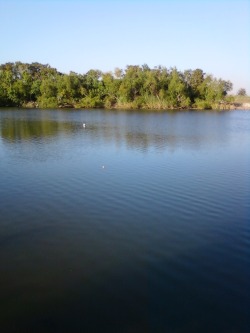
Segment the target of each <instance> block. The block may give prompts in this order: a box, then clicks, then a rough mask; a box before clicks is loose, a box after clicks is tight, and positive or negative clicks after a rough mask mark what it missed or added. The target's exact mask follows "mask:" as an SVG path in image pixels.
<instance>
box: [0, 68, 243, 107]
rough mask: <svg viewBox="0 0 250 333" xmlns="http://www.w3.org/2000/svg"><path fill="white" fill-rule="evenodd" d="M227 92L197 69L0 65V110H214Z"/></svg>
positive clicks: (227, 87)
mask: <svg viewBox="0 0 250 333" xmlns="http://www.w3.org/2000/svg"><path fill="white" fill-rule="evenodd" d="M231 89H232V83H231V82H230V81H224V80H222V79H216V78H214V77H213V76H212V75H207V74H205V73H204V72H203V71H202V70H201V69H195V70H191V69H189V70H186V71H184V72H181V71H178V70H177V69H176V68H170V69H167V68H166V67H162V66H156V67H154V68H153V69H151V68H150V67H149V66H148V65H147V64H144V65H142V66H139V65H136V66H131V65H130V66H127V67H126V68H125V70H123V69H120V68H116V69H115V70H114V73H112V72H107V73H103V72H101V71H100V70H94V69H91V70H89V71H88V72H87V73H86V74H77V73H74V72H70V73H69V74H62V73H60V72H58V71H57V70H56V69H55V68H52V67H50V66H49V65H48V64H45V65H43V64H39V63H31V64H26V63H21V62H15V63H6V64H3V65H0V106H24V107H25V106H27V105H31V106H33V105H36V106H39V107H41V108H56V107H79V108H81V107H83V108H95V107H106V108H113V107H115V108H146V109H150V108H151V109H167V108H171V109H174V108H189V107H195V108H215V107H218V106H219V105H220V103H222V102H223V101H225V97H226V95H227V93H228V91H230V90H231ZM239 92H240V94H243V93H245V90H244V89H241V91H239Z"/></svg>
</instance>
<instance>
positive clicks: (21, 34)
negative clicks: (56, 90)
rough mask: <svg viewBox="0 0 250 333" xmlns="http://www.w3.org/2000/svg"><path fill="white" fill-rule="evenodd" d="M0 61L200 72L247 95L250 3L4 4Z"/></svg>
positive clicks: (98, 0) (37, 0) (44, 0)
mask: <svg viewBox="0 0 250 333" xmlns="http://www.w3.org/2000/svg"><path fill="white" fill-rule="evenodd" d="M0 42H1V44H0V63H1V64H3V63H5V62H14V61H22V62H36V61H37V62H40V63H43V64H50V65H51V66H52V67H56V68H57V69H58V70H59V71H61V72H64V73H68V72H69V71H70V70H72V71H75V72H77V73H86V72H87V71H88V70H89V69H100V70H102V71H112V70H114V68H115V67H121V68H123V69H124V68H125V67H126V65H142V64H148V65H149V66H150V67H153V66H157V65H162V66H166V67H174V66H176V67H177V69H179V70H185V69H196V68H201V69H203V70H204V72H205V73H209V74H213V75H214V76H215V77H217V78H220V77H221V78H222V79H225V80H230V81H231V82H232V83H233V85H234V92H237V90H238V89H239V88H241V87H243V88H245V89H246V90H247V93H248V94H250V0H204V1H203V0H186V1H185V0H166V1H164V0H134V1H132V0H120V1H119V0H116V1H115V0H113V1H112V0H109V1H107V0H92V1H90V0H89V1H87V0H33V1H32V0H0Z"/></svg>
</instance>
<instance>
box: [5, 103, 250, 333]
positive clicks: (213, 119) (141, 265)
mask: <svg viewBox="0 0 250 333" xmlns="http://www.w3.org/2000/svg"><path fill="white" fill-rule="evenodd" d="M83 122H85V123H86V128H85V129H84V128H83V126H82V123H83ZM249 144H250V112H247V111H231V112H178V113H167V112H165V113H153V112H152V113H150V112H125V111H124V112H122V111H120V112H118V111H101V110H100V111H99V110H96V111H80V110H77V111H58V110H54V111H40V110H26V111H25V110H7V109H6V110H5V109H2V110H0V332H6V333H9V332H43V333H44V332H87V333H92V332H109V333H112V332H124V333H125V332H126V333H133V332H134V333H147V332H185V333H186V332H203V333H204V332H220V333H222V332H225V333H232V332H235V333H241V332H244V333H245V332H250V149H249V146H250V145H249Z"/></svg>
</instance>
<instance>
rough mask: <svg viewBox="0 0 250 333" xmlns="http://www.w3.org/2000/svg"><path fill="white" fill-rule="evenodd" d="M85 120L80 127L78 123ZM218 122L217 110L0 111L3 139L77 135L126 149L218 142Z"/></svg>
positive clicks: (221, 137) (21, 140)
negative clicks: (199, 112) (83, 124)
mask: <svg viewBox="0 0 250 333" xmlns="http://www.w3.org/2000/svg"><path fill="white" fill-rule="evenodd" d="M83 122H86V128H83V126H82V123H83ZM225 125H226V119H225V117H224V119H223V123H222V122H221V117H220V115H219V114H218V113H216V114H212V113H211V112H210V113H208V114H206V113H204V112H203V114H200V115H199V114H198V113H187V112H186V113H185V112H182V113H173V112H171V113H168V112H162V113H156V114H155V113H149V112H134V113H132V112H126V111H102V110H97V111H93V110H92V111H87V110H86V111H81V110H78V111H67V112H65V111H59V110H53V111H41V110H34V111H20V110H19V111H16V112H15V111H8V112H1V122H0V136H1V137H2V138H3V139H4V142H5V143H7V144H9V143H24V142H27V141H32V140H33V139H38V140H39V139H46V138H47V139H49V140H47V141H48V142H53V140H52V139H53V138H54V139H55V138H57V137H58V136H59V135H63V136H65V135H66V136H71V138H74V140H75V139H76V138H78V139H79V140H81V143H83V142H84V143H85V144H91V145H95V144H96V145H98V144H102V145H105V144H110V142H113V143H115V144H116V146H121V145H123V144H125V145H126V146H127V148H129V149H136V150H141V151H144V152H145V151H148V150H149V149H151V148H152V149H156V150H159V151H162V150H165V149H166V148H168V149H171V150H174V149H176V148H177V147H190V148H195V149H197V148H199V147H200V146H202V145H211V144H216V143H217V142H218V140H219V141H220V142H221V143H223V141H226V140H227V138H226V137H225V136H224V135H223V134H221V133H222V131H221V126H225Z"/></svg>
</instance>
